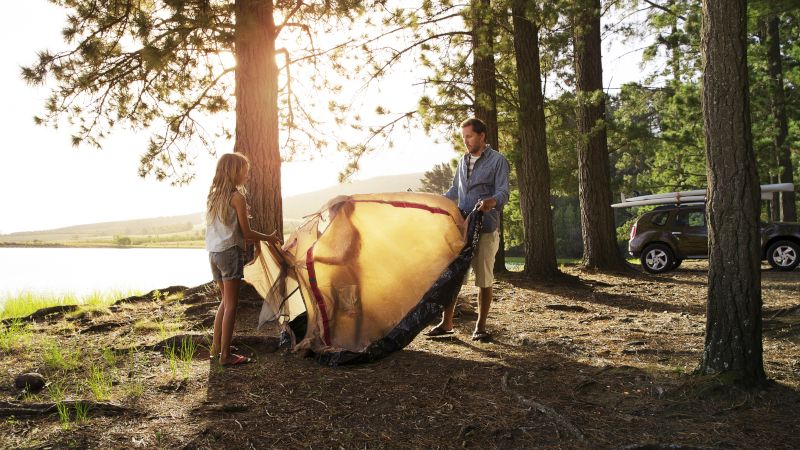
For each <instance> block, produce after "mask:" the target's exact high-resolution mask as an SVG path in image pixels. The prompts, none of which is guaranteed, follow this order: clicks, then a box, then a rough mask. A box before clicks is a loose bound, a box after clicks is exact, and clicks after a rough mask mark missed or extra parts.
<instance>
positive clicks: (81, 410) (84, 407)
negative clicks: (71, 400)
mask: <svg viewBox="0 0 800 450" xmlns="http://www.w3.org/2000/svg"><path fill="white" fill-rule="evenodd" d="M88 417H89V404H88V403H83V402H79V403H75V422H76V423H81V422H85V421H86V419H87V418H88Z"/></svg>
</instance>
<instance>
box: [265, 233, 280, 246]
mask: <svg viewBox="0 0 800 450" xmlns="http://www.w3.org/2000/svg"><path fill="white" fill-rule="evenodd" d="M264 240H265V241H267V242H271V243H273V244H283V242H282V241H281V239H280V238H278V232H277V231H273V232H272V233H270V234H268V235H267V238H266V239H264Z"/></svg>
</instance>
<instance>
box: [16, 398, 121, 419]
mask: <svg viewBox="0 0 800 450" xmlns="http://www.w3.org/2000/svg"><path fill="white" fill-rule="evenodd" d="M62 404H63V405H64V406H66V407H67V408H69V409H73V410H74V409H75V407H76V405H81V406H84V407H88V408H89V409H88V413H89V414H92V415H103V416H114V415H118V414H131V413H133V410H131V409H130V408H126V407H124V406H120V405H116V404H114V403H105V402H93V401H88V400H65V401H63V402H62ZM57 411H58V408H57V407H56V404H55V403H12V402H0V417H9V416H14V417H22V416H40V415H47V414H53V413H56V412H57Z"/></svg>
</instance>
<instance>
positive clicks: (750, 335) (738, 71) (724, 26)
mask: <svg viewBox="0 0 800 450" xmlns="http://www.w3.org/2000/svg"><path fill="white" fill-rule="evenodd" d="M746 33H747V0H705V1H704V2H703V24H702V31H701V58H702V64H703V124H704V130H705V141H706V160H707V163H706V164H707V176H708V198H707V200H706V216H707V222H708V240H709V256H708V266H709V270H708V306H707V312H706V336H705V348H704V351H703V357H702V360H701V363H700V367H699V371H700V372H701V373H705V374H723V373H724V374H726V377H729V378H728V379H729V380H731V381H736V382H738V383H741V384H743V385H746V386H756V385H761V384H763V383H764V382H765V380H766V375H765V374H764V366H763V360H762V342H761V262H760V255H759V250H760V238H759V232H758V227H759V206H760V205H759V202H760V189H759V184H758V174H757V173H756V158H755V154H754V152H753V142H752V134H751V128H750V104H749V96H748V95H749V94H748V92H749V91H748V89H749V88H748V74H747V41H746V37H747V34H746Z"/></svg>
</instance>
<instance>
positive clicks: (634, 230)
mask: <svg viewBox="0 0 800 450" xmlns="http://www.w3.org/2000/svg"><path fill="white" fill-rule="evenodd" d="M635 237H636V224H633V226H632V227H631V239H633V238H635Z"/></svg>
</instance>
